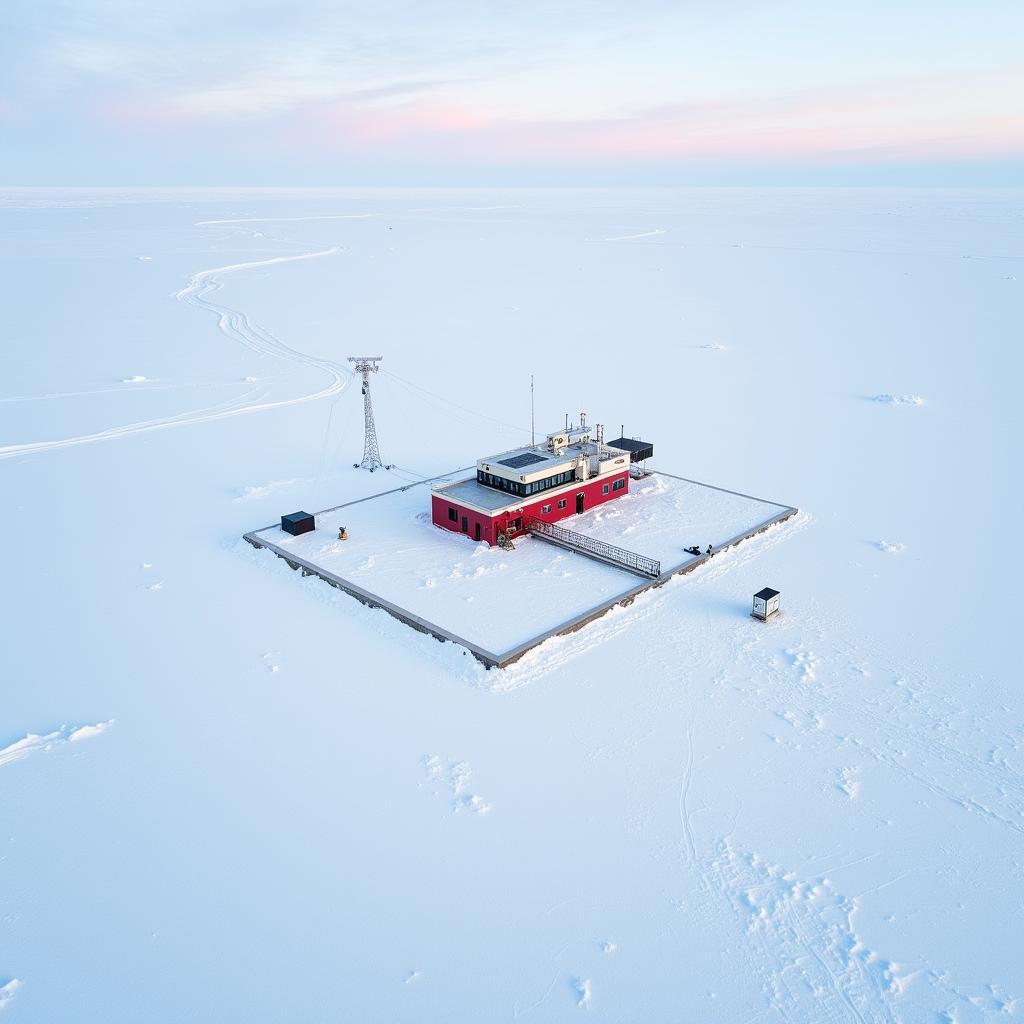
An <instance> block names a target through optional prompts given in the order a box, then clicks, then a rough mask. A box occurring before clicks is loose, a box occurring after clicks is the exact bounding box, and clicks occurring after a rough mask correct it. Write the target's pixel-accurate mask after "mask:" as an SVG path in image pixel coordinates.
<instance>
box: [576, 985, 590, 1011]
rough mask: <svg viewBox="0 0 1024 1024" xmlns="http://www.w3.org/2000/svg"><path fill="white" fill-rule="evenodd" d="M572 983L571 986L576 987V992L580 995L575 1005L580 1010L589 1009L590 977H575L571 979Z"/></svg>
mask: <svg viewBox="0 0 1024 1024" xmlns="http://www.w3.org/2000/svg"><path fill="white" fill-rule="evenodd" d="M572 985H573V988H574V989H576V992H577V994H578V995H579V997H580V998H579V1000H578V1001H577V1003H576V1005H577V1006H578V1007H579V1008H580V1009H581V1010H589V1009H590V998H591V984H590V979H589V978H576V979H574V980H573V983H572Z"/></svg>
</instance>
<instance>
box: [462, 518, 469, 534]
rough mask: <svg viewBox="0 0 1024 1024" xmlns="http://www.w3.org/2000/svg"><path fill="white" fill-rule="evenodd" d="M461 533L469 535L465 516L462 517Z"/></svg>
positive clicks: (467, 521)
mask: <svg viewBox="0 0 1024 1024" xmlns="http://www.w3.org/2000/svg"><path fill="white" fill-rule="evenodd" d="M462 532H463V533H469V520H468V519H467V518H466V517H465V516H463V517H462Z"/></svg>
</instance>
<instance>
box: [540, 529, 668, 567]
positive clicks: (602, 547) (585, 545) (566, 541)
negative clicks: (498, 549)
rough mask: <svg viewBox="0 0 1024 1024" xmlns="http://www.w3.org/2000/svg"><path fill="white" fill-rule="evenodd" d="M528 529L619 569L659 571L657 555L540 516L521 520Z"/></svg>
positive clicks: (541, 536) (543, 538)
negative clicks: (558, 524)
mask: <svg viewBox="0 0 1024 1024" xmlns="http://www.w3.org/2000/svg"><path fill="white" fill-rule="evenodd" d="M524 525H525V527H526V529H527V531H529V533H531V534H533V535H534V536H536V537H540V538H541V540H549V541H551V542H552V543H554V544H559V545H561V546H562V547H566V548H569V549H570V550H572V551H578V552H579V553H580V554H581V555H587V556H588V557H590V558H596V559H597V560H598V561H601V562H607V563H609V564H611V565H617V566H618V567H619V568H621V569H626V570H628V571H629V572H635V573H637V574H638V575H640V576H649V577H652V578H654V579H657V577H659V576H660V575H661V562H660V561H658V559H656V558H648V557H647V556H646V555H638V554H637V553H636V552H635V551H629V550H627V549H626V548H619V547H616V546H615V545H614V544H606V543H605V542H604V541H603V540H595V539H594V538H593V537H588V536H586V534H582V533H575V532H574V531H572V530H567V529H565V527H564V526H555V524H554V523H547V522H545V521H544V520H543V519H535V518H533V517H531V518H528V519H527V520H526V523H525V524H524Z"/></svg>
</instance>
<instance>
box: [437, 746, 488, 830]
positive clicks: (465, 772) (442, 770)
mask: <svg viewBox="0 0 1024 1024" xmlns="http://www.w3.org/2000/svg"><path fill="white" fill-rule="evenodd" d="M422 763H423V771H424V772H425V773H426V776H427V779H428V780H429V781H430V782H432V783H434V784H435V785H436V786H438V787H442V786H443V787H444V788H445V789H447V790H448V792H449V795H450V800H451V809H452V813H453V814H455V813H457V812H458V811H462V810H467V811H472V812H473V813H474V814H480V815H483V814H488V813H489V812H490V811H491V808H492V805H491V804H489V803H487V801H486V800H484V799H483V798H482V797H480V796H478V795H477V794H476V793H471V792H469V780H470V778H471V777H472V775H473V771H472V769H471V768H470V766H469V765H468V764H467V763H466V762H465V761H453V760H451V759H450V758H449V759H447V760H442V759H441V757H440V756H439V755H437V754H424V755H423V759H422ZM434 793H435V794H436V795H440V793H439V789H435V790H434Z"/></svg>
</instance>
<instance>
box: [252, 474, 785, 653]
mask: <svg viewBox="0 0 1024 1024" xmlns="http://www.w3.org/2000/svg"><path fill="white" fill-rule="evenodd" d="M461 478H462V475H460V474H456V475H455V476H454V477H452V479H461ZM781 511H785V509H780V507H779V506H778V505H775V504H772V503H770V502H764V501H759V500H758V499H756V498H750V497H746V496H745V495H741V494H733V493H730V492H728V491H723V490H721V489H718V488H714V487H706V486H703V485H701V484H699V483H694V482H692V481H689V480H680V479H678V478H674V477H671V476H660V475H659V476H654V475H652V476H649V477H647V478H645V479H643V480H633V481H631V482H630V492H629V493H628V494H626V495H624V496H623V497H622V498H618V499H616V501H615V502H614V503H609V504H607V505H599V506H597V507H596V508H593V509H591V510H590V511H589V512H584V513H583V515H581V516H574V517H573V518H572V521H571V522H563V523H562V525H563V526H568V527H569V528H571V529H572V530H575V531H577V532H579V533H583V534H585V535H587V536H589V537H594V538H596V539H597V540H603V541H606V542H607V543H609V544H615V545H617V546H620V547H626V548H628V549H629V550H630V551H635V552H637V553H638V554H642V555H647V556H648V557H650V558H656V559H658V560H659V561H660V562H661V569H662V572H669V571H671V570H673V569H676V568H678V567H680V566H683V565H686V564H688V563H689V562H692V561H694V556H693V555H688V554H686V552H685V551H684V550H683V549H684V547H688V546H693V544H694V543H695V541H696V542H697V543H699V544H700V545H702V550H703V549H704V548H706V547H707V545H708V544H709V543H710V544H712V545H714V546H715V547H724V546H725V544H726V543H727V542H728V541H730V540H732V539H733V538H735V537H740V536H742V535H743V534H745V533H748V532H751V531H753V530H757V529H759V528H761V527H763V526H764V525H765V524H767V523H769V522H770V521H771V520H772V519H773V518H774V517H776V516H778V515H779V513H780V512H781ZM342 526H343V527H344V528H345V531H346V534H347V538H348V539H347V540H340V539H339V536H338V530H339V527H342ZM778 528H779V529H780V530H782V529H785V526H783V525H780V526H779V527H778ZM790 528H792V527H790ZM253 533H254V535H255V536H256V538H257V539H258V540H261V541H265V542H267V543H268V544H273V545H274V547H275V548H276V549H279V550H280V551H282V552H284V553H285V554H286V555H293V556H295V557H296V558H301V559H303V561H304V562H306V563H307V564H308V565H311V566H316V567H317V568H319V569H324V570H326V571H327V572H329V573H332V574H333V575H335V576H338V577H340V578H341V579H343V580H347V581H349V582H351V583H354V584H356V586H358V587H360V588H361V589H362V590H365V591H367V592H368V593H370V594H373V595H374V596H376V597H380V598H383V599H384V600H386V601H388V602H390V603H391V604H393V605H396V606H397V607H399V608H401V609H404V610H405V611H408V612H412V614H413V615H416V616H418V617H419V618H421V619H426V620H427V621H428V622H432V623H434V624H435V625H437V626H440V627H441V628H442V629H445V630H447V631H448V632H449V633H453V634H455V635H456V636H459V637H462V638H464V639H465V640H468V641H470V643H473V644H476V645H477V646H478V647H482V648H483V649H484V650H486V651H490V652H492V653H494V654H498V655H501V654H505V653H507V652H508V651H510V650H512V648H514V647H517V646H519V645H520V644H524V643H526V642H528V641H529V640H531V639H533V638H534V637H537V636H540V635H541V634H542V633H545V632H548V631H549V630H553V629H555V628H556V627H557V626H559V625H561V624H562V623H565V622H567V621H568V620H570V619H574V618H576V617H578V616H580V615H583V614H584V613H585V612H588V611H591V610H592V609H594V608H596V607H598V606H599V605H602V604H605V603H606V602H608V601H611V600H613V599H614V598H616V597H619V596H624V595H626V594H627V593H628V592H629V591H631V590H633V589H634V588H635V587H636V586H637V583H638V580H637V578H636V576H634V575H632V574H631V573H628V572H625V571H624V570H621V569H615V568H612V567H610V566H607V565H603V564H601V563H600V562H595V561H593V560H591V559H589V558H584V557H583V556H582V555H578V554H574V553H573V552H571V551H566V550H563V549H556V548H552V547H551V546H550V545H549V544H546V543H545V542H544V541H541V540H536V539H534V538H532V537H529V536H521V537H519V538H517V540H516V548H515V551H514V552H509V551H503V550H501V549H500V548H496V547H489V546H488V545H487V544H483V543H480V544H478V543H475V542H474V541H472V540H471V539H470V538H469V537H468V536H463V535H461V534H457V533H450V532H449V531H447V530H442V529H438V528H437V527H436V526H434V524H433V523H432V522H431V512H430V485H429V484H421V485H415V484H413V485H411V486H406V487H402V488H400V489H398V490H392V491H388V492H385V493H383V494H381V495H380V496H379V497H376V498H373V499H371V500H369V501H360V502H358V503H356V504H352V505H346V506H344V507H342V508H335V509H330V510H328V511H326V512H324V513H322V514H319V515H317V517H316V530H314V531H313V532H311V533H305V534H300V535H299V536H298V537H293V536H291V535H289V534H287V533H285V532H284V531H283V530H282V529H281V527H280V525H277V526H273V527H270V528H269V529H265V530H257V531H253Z"/></svg>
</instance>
